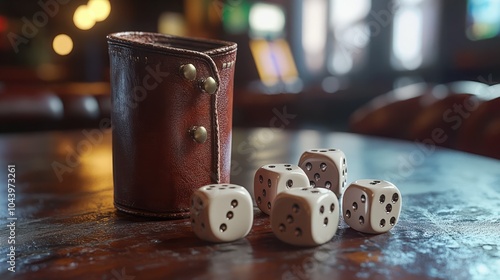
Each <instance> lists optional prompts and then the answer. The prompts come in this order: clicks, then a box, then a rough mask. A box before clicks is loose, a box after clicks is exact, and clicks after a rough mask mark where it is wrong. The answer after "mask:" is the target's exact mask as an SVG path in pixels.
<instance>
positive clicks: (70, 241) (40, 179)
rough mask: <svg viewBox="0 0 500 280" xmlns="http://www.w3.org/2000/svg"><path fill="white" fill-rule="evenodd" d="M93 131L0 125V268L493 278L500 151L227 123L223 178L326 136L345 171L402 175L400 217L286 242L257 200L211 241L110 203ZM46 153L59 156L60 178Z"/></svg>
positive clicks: (67, 274)
mask: <svg viewBox="0 0 500 280" xmlns="http://www.w3.org/2000/svg"><path fill="white" fill-rule="evenodd" d="M94 132H96V131H94ZM93 135H94V137H93V138H91V139H90V138H87V137H86V136H85V133H84V132H83V131H71V132H44V133H36V134H12V135H1V136H0V163H1V165H0V174H1V176H0V178H1V182H2V183H1V186H2V187H1V188H0V190H1V196H2V197H3V199H2V200H1V201H2V203H3V205H1V206H0V213H1V221H0V225H1V227H2V230H1V237H0V269H1V271H0V279H61V278H62V279H128V280H132V279H235V278H237V279H259V278H260V279H325V278H328V279H403V278H404V279H423V278H428V279H431V278H449V279H500V161H498V160H494V159H489V158H485V157H480V156H475V155H470V154H466V153H462V152H457V151H452V150H446V149H439V148H436V149H433V147H427V149H425V148H422V147H421V146H417V145H416V144H415V143H411V142H398V141H394V140H387V139H381V138H370V137H365V136H358V135H353V134H342V133H319V132H315V131H298V132H283V131H280V130H275V129H266V128H265V129H254V130H235V131H234V135H233V172H232V182H233V183H237V184H241V185H244V186H246V187H248V188H251V183H252V178H253V174H254V172H255V170H256V169H257V168H258V167H259V166H261V165H263V164H266V163H271V162H291V163H296V162H297V161H298V158H299V156H300V154H301V152H302V151H303V150H305V149H309V148H313V147H336V148H340V149H342V150H343V151H344V152H345V154H346V156H347V160H348V170H349V174H348V181H349V182H350V181H354V180H356V179H360V178H380V179H386V180H389V181H392V182H393V183H395V184H396V185H397V186H398V187H399V188H400V190H401V193H402V196H403V209H402V213H401V219H400V222H399V224H398V225H397V226H396V227H395V228H394V229H393V230H392V231H391V232H389V233H386V234H380V235H367V234H362V233H358V232H355V231H353V230H350V229H349V228H348V227H347V226H346V224H345V223H343V222H341V223H340V226H339V230H338V231H337V234H336V235H335V237H334V238H333V239H332V240H331V241H330V242H328V243H326V244H324V245H322V246H319V247H313V248H296V247H292V246H289V245H286V244H283V243H281V242H280V241H279V240H278V239H276V238H275V237H274V236H273V234H272V232H271V229H270V225H269V219H268V217H267V216H265V215H263V214H261V213H260V212H259V211H258V210H255V221H254V226H253V228H252V231H251V232H250V234H249V235H248V236H247V237H246V238H245V239H242V240H239V241H237V242H232V243H226V244H210V243H205V242H203V241H200V240H198V239H197V238H196V237H195V235H194V234H193V233H192V232H191V230H190V225H189V223H188V220H175V221H165V220H154V219H143V218H136V217H132V216H128V215H126V214H122V213H119V212H117V211H116V210H115V209H114V208H113V204H112V203H113V201H112V193H113V190H112V166H111V149H110V148H111V141H110V134H109V133H108V132H101V134H98V133H97V134H93ZM99 136H102V139H101V137H99ZM90 140H93V142H91V141H90ZM75 153H76V154H75ZM8 164H15V165H16V212H15V215H16V217H17V221H16V229H15V242H16V243H15V246H16V249H15V254H16V267H15V270H16V272H14V273H13V272H10V271H8V270H7V268H8V266H9V265H8V263H7V260H8V256H7V254H8V253H9V248H8V244H7V240H8V239H7V238H8V235H9V230H7V229H6V227H7V226H6V225H7V202H6V197H7V165H8ZM53 166H58V167H59V168H61V166H65V167H66V168H62V169H59V178H58V176H57V175H56V172H54V169H53ZM61 170H63V171H61ZM59 179H61V180H59Z"/></svg>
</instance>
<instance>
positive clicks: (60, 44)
mask: <svg viewBox="0 0 500 280" xmlns="http://www.w3.org/2000/svg"><path fill="white" fill-rule="evenodd" d="M52 47H53V48H54V51H55V52H56V53H57V54H58V55H67V54H69V53H70V52H71V51H72V50H73V40H71V37H69V36H68V35H66V34H59V35H57V36H56V37H55V38H54V41H52Z"/></svg>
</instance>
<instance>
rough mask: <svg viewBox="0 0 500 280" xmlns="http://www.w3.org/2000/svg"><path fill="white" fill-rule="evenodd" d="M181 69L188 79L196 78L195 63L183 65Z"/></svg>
mask: <svg viewBox="0 0 500 280" xmlns="http://www.w3.org/2000/svg"><path fill="white" fill-rule="evenodd" d="M180 71H181V73H182V76H184V78H186V80H189V81H194V80H195V79H196V67H194V65H193V64H184V65H182V66H181V68H180Z"/></svg>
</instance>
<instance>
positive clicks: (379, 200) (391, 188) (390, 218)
mask: <svg viewBox="0 0 500 280" xmlns="http://www.w3.org/2000/svg"><path fill="white" fill-rule="evenodd" d="M401 205H402V199H401V193H400V191H399V189H398V188H397V187H396V186H395V185H394V184H392V183H390V182H387V181H383V180H372V179H363V180H357V181H355V182H353V183H351V184H350V185H349V186H348V187H347V188H346V190H345V192H344V195H343V197H342V213H343V216H344V221H345V222H346V223H347V224H348V225H349V226H350V227H351V228H353V229H355V230H357V231H360V232H365V233H372V234H377V233H383V232H387V231H389V230H391V229H392V228H393V227H394V226H395V225H396V224H397V222H398V220H399V215H400V213H401Z"/></svg>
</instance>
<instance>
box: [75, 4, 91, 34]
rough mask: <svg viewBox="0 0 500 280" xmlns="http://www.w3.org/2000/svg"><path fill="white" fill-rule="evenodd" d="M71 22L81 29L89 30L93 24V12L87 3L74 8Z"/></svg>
mask: <svg viewBox="0 0 500 280" xmlns="http://www.w3.org/2000/svg"><path fill="white" fill-rule="evenodd" d="M73 22H74V23H75V26H76V27H78V28H79V29H81V30H89V29H90V28H92V27H93V26H94V25H95V19H94V16H93V13H92V12H91V10H90V9H89V7H88V6H87V5H81V6H79V7H78V8H77V9H76V11H75V14H74V15H73Z"/></svg>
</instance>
